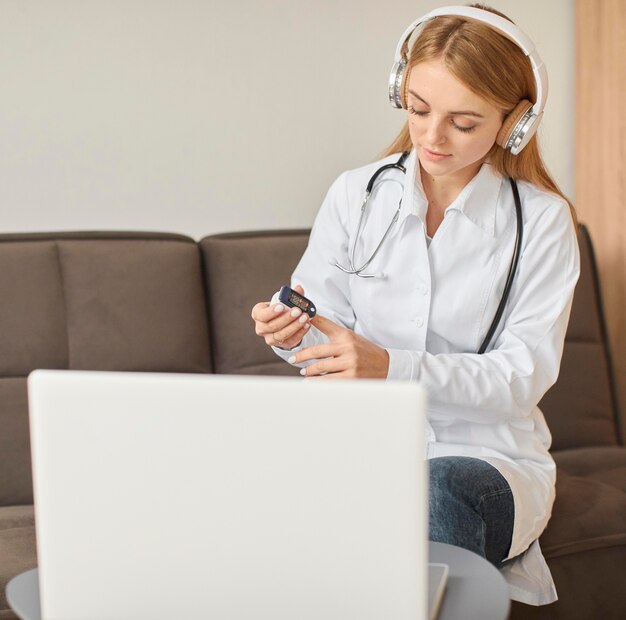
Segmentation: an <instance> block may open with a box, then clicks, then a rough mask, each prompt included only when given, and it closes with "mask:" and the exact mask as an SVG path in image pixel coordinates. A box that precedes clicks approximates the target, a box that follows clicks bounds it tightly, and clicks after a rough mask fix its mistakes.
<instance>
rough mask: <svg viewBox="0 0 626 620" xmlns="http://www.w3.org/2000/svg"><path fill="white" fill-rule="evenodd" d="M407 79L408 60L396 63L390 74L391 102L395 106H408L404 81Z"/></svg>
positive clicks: (399, 107)
mask: <svg viewBox="0 0 626 620" xmlns="http://www.w3.org/2000/svg"><path fill="white" fill-rule="evenodd" d="M405 80H406V60H404V59H401V60H399V61H398V62H396V63H394V65H393V67H392V68H391V74H390V75H389V103H391V105H392V106H393V107H394V108H398V109H401V108H406V101H405V97H404V82H405Z"/></svg>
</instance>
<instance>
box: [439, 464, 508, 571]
mask: <svg viewBox="0 0 626 620" xmlns="http://www.w3.org/2000/svg"><path fill="white" fill-rule="evenodd" d="M428 464H429V485H428V488H429V504H428V508H429V535H428V537H429V540H432V541H435V542H443V543H448V544H450V545H456V546H457V547H463V548H464V549H469V550H470V551H473V552H474V553H478V555H482V556H483V557H484V558H486V559H487V560H489V562H491V563H492V564H494V565H495V566H496V567H499V566H500V565H501V564H502V562H503V560H504V559H505V558H506V557H507V555H508V554H509V549H510V548H511V540H512V536H513V521H514V519H515V505H514V503H513V493H512V492H511V487H509V484H508V482H507V481H506V480H505V479H504V477H503V476H502V474H501V473H500V472H499V471H498V470H497V469H496V468H495V467H493V466H492V465H490V464H489V463H486V462H485V461H481V460H480V459H475V458H470V457H466V456H445V457H439V458H434V459H431V460H429V461H428Z"/></svg>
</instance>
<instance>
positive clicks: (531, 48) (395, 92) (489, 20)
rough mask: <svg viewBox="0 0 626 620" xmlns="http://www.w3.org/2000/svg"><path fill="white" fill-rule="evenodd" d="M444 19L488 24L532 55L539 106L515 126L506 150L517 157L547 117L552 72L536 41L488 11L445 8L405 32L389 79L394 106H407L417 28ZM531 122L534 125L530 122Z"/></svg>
mask: <svg viewBox="0 0 626 620" xmlns="http://www.w3.org/2000/svg"><path fill="white" fill-rule="evenodd" d="M443 16H458V17H466V18H468V19H473V20H475V21H478V22H482V23H484V24H487V25H488V26H490V27H491V28H493V29H494V30H497V31H498V32H499V33H501V34H502V35H503V36H505V37H507V39H509V40H511V41H513V43H515V44H516V45H517V46H518V47H519V48H520V49H521V50H522V51H523V52H524V54H525V55H526V56H528V58H529V60H530V63H531V66H532V70H533V76H534V78H535V85H536V90H537V98H536V101H535V103H534V104H532V109H531V110H528V111H527V113H526V114H525V115H524V118H523V119H522V120H520V122H519V123H518V125H520V126H519V127H518V125H515V126H514V128H513V129H518V131H513V132H512V133H513V134H514V135H513V136H512V137H511V140H509V141H507V144H506V146H505V147H504V148H508V149H510V150H511V152H512V153H514V154H516V153H518V152H519V151H521V150H522V149H523V148H524V146H525V145H526V144H527V143H528V141H529V140H530V138H531V136H532V135H533V134H534V133H535V131H536V130H537V126H538V125H539V121H540V120H541V116H542V115H543V109H544V107H545V104H546V99H547V96H548V73H547V71H546V67H545V65H544V64H543V61H542V60H541V58H540V56H539V54H538V52H537V50H536V49H535V44H534V43H533V42H532V40H531V39H530V37H528V35H527V34H526V33H524V32H523V31H522V30H521V29H520V28H519V27H518V26H516V25H515V24H513V23H512V22H510V21H509V20H508V19H505V18H503V17H500V16H499V15H496V14H495V13H492V12H491V11H485V10H483V9H477V8H474V7H469V6H444V7H440V8H438V9H435V10H434V11H430V13H426V15H423V16H422V17H420V18H418V19H416V20H415V21H414V22H413V23H412V24H411V25H410V26H409V27H408V28H407V29H406V30H405V31H404V33H403V34H402V36H401V37H400V40H399V41H398V45H397V47H396V53H395V56H394V66H393V68H392V72H391V76H390V79H389V99H390V101H391V104H392V105H393V106H394V107H397V108H401V107H403V106H402V101H401V93H400V89H401V85H402V77H403V73H404V69H405V68H406V65H407V63H408V51H409V49H408V43H409V39H410V38H411V35H412V34H413V32H414V31H415V29H416V28H418V27H419V26H420V25H422V24H423V23H425V22H427V21H430V20H431V19H434V18H435V17H443ZM529 115H530V116H529ZM531 117H532V118H531ZM531 120H532V123H531V122H529V121H531ZM522 121H524V123H523V125H521V123H522Z"/></svg>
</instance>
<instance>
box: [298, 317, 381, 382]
mask: <svg viewBox="0 0 626 620" xmlns="http://www.w3.org/2000/svg"><path fill="white" fill-rule="evenodd" d="M311 323H312V324H313V325H314V326H315V327H317V329H319V330H320V331H321V332H322V333H324V334H326V335H327V336H328V338H329V342H328V343H326V344H318V345H314V346H312V347H306V348H305V349H302V351H299V352H298V353H295V354H294V355H292V356H291V357H290V358H289V360H288V361H289V363H291V364H299V363H301V362H307V361H309V360H314V359H317V360H319V361H318V362H315V363H313V364H311V365H310V366H307V367H306V368H303V369H302V370H301V371H300V374H302V375H304V376H306V377H316V378H320V379H322V378H323V379H348V378H360V379H386V378H387V372H388V370H389V354H388V353H387V351H386V350H385V349H383V348H382V347H379V346H378V345H376V344H374V343H373V342H370V341H369V340H366V339H365V338H362V337H361V336H357V335H356V334H355V333H354V332H353V331H352V330H351V329H346V328H345V327H341V326H340V325H337V323H334V322H333V321H331V320H330V319H327V318H326V317H323V316H319V315H318V316H316V317H315V318H314V319H312V320H311Z"/></svg>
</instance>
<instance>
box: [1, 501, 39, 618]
mask: <svg viewBox="0 0 626 620" xmlns="http://www.w3.org/2000/svg"><path fill="white" fill-rule="evenodd" d="M35 566H37V552H36V548H35V517H34V512H33V507H32V506H3V507H0V614H2V615H0V618H14V617H16V616H13V615H12V613H11V612H10V611H9V605H8V603H7V599H6V585H7V583H8V582H9V581H10V580H11V579H12V578H13V577H15V576H16V575H19V574H20V573H22V572H24V571H26V570H30V569H31V568H35Z"/></svg>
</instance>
